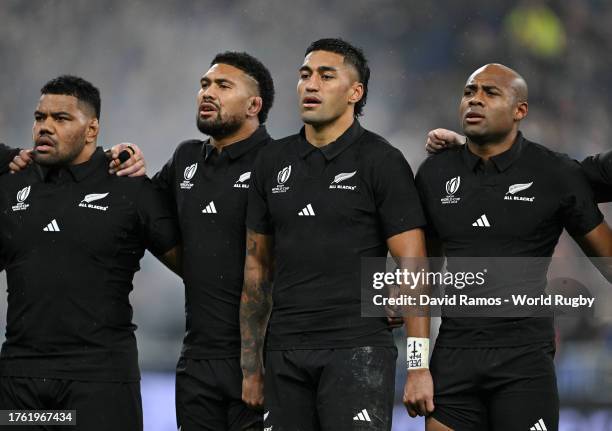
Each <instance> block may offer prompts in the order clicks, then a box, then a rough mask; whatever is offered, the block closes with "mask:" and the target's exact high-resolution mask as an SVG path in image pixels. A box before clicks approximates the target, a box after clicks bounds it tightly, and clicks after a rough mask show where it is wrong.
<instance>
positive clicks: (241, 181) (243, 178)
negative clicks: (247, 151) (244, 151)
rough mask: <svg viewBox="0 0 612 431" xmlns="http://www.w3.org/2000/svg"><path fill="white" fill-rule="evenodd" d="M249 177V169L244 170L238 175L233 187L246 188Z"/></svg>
mask: <svg viewBox="0 0 612 431" xmlns="http://www.w3.org/2000/svg"><path fill="white" fill-rule="evenodd" d="M250 179H251V171H249V172H245V173H244V174H242V175H240V176H239V177H238V181H236V182H235V183H234V187H235V188H237V189H248V188H249V180H250Z"/></svg>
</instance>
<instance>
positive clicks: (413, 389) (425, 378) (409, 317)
mask: <svg viewBox="0 0 612 431" xmlns="http://www.w3.org/2000/svg"><path fill="white" fill-rule="evenodd" d="M387 246H388V248H389V252H390V253H391V255H392V256H393V257H394V258H395V259H396V261H398V263H399V265H400V266H401V268H402V269H407V270H409V271H415V272H416V271H420V270H421V269H425V270H427V260H426V258H427V254H426V247H425V234H424V233H423V230H422V229H413V230H410V231H407V232H403V233H401V234H398V235H394V236H392V237H391V238H389V239H387ZM400 290H401V287H400ZM406 293H407V294H410V293H412V294H415V293H416V294H425V293H428V289H427V286H418V287H417V288H416V289H415V290H414V291H412V292H406ZM415 311H417V310H413V312H412V313H404V325H405V328H406V335H407V336H408V337H416V338H427V339H429V325H430V317H429V314H428V313H429V310H428V309H424V310H418V311H417V312H415ZM404 404H405V405H406V407H407V409H408V413H409V414H410V416H412V417H414V416H416V415H417V414H418V415H421V416H423V415H427V414H429V413H431V412H432V411H433V409H434V404H433V381H432V379H431V373H430V372H429V369H428V368H421V369H411V370H409V371H408V375H407V377H406V384H405V386H404Z"/></svg>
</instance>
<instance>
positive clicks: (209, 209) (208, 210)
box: [202, 201, 217, 214]
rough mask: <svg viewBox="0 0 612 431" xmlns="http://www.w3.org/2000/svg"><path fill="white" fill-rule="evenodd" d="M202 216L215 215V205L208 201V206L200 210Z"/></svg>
mask: <svg viewBox="0 0 612 431" xmlns="http://www.w3.org/2000/svg"><path fill="white" fill-rule="evenodd" d="M202 213H203V214H217V207H215V203H214V202H213V201H210V203H209V204H208V205H206V207H205V208H204V209H203V210H202Z"/></svg>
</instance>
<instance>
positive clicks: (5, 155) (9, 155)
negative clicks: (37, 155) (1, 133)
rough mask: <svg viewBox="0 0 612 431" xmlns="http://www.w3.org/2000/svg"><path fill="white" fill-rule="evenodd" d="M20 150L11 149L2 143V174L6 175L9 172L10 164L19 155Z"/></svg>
mask: <svg viewBox="0 0 612 431" xmlns="http://www.w3.org/2000/svg"><path fill="white" fill-rule="evenodd" d="M19 151H20V149H19V148H10V147H7V146H6V145H4V144H1V143H0V174H4V173H6V172H8V170H9V163H11V160H13V158H14V157H15V156H16V155H17V154H19Z"/></svg>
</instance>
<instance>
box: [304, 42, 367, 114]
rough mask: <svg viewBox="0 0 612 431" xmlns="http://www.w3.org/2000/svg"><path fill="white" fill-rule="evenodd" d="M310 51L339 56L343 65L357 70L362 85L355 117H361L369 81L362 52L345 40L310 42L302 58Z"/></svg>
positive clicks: (365, 60)
mask: <svg viewBox="0 0 612 431" xmlns="http://www.w3.org/2000/svg"><path fill="white" fill-rule="evenodd" d="M312 51H328V52H334V53H336V54H340V55H342V56H343V57H344V62H345V63H348V64H350V65H351V66H353V67H354V68H355V70H357V75H358V78H359V82H361V83H362V84H363V97H362V98H361V100H360V101H359V102H357V103H356V104H355V117H358V116H360V115H363V107H364V106H365V104H366V100H367V98H368V81H369V80H370V68H369V67H368V60H367V59H366V58H365V55H364V53H363V51H362V50H361V49H360V48H357V47H356V46H353V45H351V44H350V43H348V42H347V41H345V40H342V39H333V38H328V39H319V40H317V41H315V42H312V43H311V44H310V46H309V47H308V48H307V49H306V54H304V56H306V55H308V54H310V53H311V52H312Z"/></svg>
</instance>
